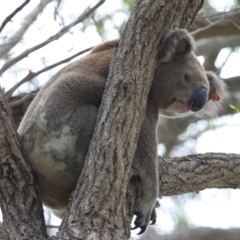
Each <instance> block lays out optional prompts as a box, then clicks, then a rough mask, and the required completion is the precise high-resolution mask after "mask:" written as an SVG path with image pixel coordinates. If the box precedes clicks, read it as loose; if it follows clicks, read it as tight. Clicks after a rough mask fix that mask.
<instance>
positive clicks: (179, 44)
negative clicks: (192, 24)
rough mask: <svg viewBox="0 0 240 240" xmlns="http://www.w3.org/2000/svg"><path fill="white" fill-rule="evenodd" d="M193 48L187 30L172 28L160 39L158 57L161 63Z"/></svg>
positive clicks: (184, 53)
mask: <svg viewBox="0 0 240 240" xmlns="http://www.w3.org/2000/svg"><path fill="white" fill-rule="evenodd" d="M194 49H195V42H194V39H193V38H192V36H191V35H190V33H189V32H188V31H187V30H185V29H177V30H173V31H170V32H168V33H166V34H165V35H164V36H163V38H162V40H161V45H160V51H159V59H160V61H161V62H162V63H167V62H169V61H171V60H172V59H174V58H176V57H180V56H184V55H187V54H189V53H191V52H192V51H194Z"/></svg>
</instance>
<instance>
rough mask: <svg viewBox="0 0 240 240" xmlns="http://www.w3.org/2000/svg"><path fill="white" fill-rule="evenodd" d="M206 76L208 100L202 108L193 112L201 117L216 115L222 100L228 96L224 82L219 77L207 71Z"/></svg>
mask: <svg viewBox="0 0 240 240" xmlns="http://www.w3.org/2000/svg"><path fill="white" fill-rule="evenodd" d="M206 76H207V78H208V81H209V85H210V90H209V96H208V102H207V103H206V105H205V106H204V107H203V109H202V110H200V111H198V112H196V113H195V114H194V115H195V116H197V117H202V116H204V115H205V116H206V115H207V116H212V117H215V116H217V113H218V110H219V108H220V107H221V105H222V102H223V100H225V99H226V98H227V97H228V92H227V89H226V84H225V83H224V82H223V81H222V80H221V79H219V77H218V76H217V75H216V74H215V73H213V72H209V71H207V72H206Z"/></svg>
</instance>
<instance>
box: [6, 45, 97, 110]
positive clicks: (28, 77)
mask: <svg viewBox="0 0 240 240" xmlns="http://www.w3.org/2000/svg"><path fill="white" fill-rule="evenodd" d="M92 48H93V47H90V48H87V49H85V50H82V51H80V52H78V53H76V54H74V55H72V56H70V57H68V58H65V59H63V60H61V61H59V62H57V63H54V64H52V65H49V66H47V67H45V68H43V69H41V70H39V71H37V72H29V73H28V74H27V76H26V77H24V78H23V79H22V80H21V81H20V82H18V83H17V84H15V85H14V86H13V87H12V88H11V89H9V90H8V91H7V92H6V93H5V94H4V99H5V101H6V102H8V101H9V99H10V98H11V96H12V94H13V93H14V91H15V90H16V89H17V88H19V87H20V86H21V85H22V84H24V83H25V82H28V81H30V80H32V79H33V78H34V77H36V76H38V75H40V74H41V73H43V72H46V71H49V70H50V69H52V68H55V67H57V66H59V65H61V64H63V63H67V62H69V61H71V60H72V59H74V58H76V57H78V56H80V55H82V54H84V53H86V52H88V51H90V50H91V49H92ZM24 97H25V96H24ZM18 101H19V100H18ZM10 106H11V107H12V106H16V103H13V102H11V104H10Z"/></svg>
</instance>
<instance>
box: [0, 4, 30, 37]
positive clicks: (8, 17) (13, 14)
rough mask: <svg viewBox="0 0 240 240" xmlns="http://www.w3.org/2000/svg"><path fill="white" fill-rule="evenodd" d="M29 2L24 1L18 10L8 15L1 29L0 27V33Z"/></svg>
mask: <svg viewBox="0 0 240 240" xmlns="http://www.w3.org/2000/svg"><path fill="white" fill-rule="evenodd" d="M29 2H30V0H26V1H25V2H24V3H23V4H22V5H20V6H19V7H18V8H16V9H15V10H14V11H13V12H12V13H11V14H10V15H8V16H7V17H6V18H5V20H4V21H3V23H2V25H1V27H0V33H1V32H2V30H3V28H4V27H5V26H6V25H7V23H8V22H10V21H11V19H12V18H13V17H14V16H15V15H16V14H17V13H18V12H20V11H21V10H22V9H23V8H24V7H25V6H26V5H27V4H28V3H29Z"/></svg>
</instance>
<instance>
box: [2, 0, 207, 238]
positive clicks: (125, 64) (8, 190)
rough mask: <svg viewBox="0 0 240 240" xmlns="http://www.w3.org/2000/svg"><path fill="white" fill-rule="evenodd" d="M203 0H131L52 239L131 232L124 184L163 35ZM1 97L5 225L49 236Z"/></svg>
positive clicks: (10, 231) (130, 200) (130, 202)
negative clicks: (83, 158) (82, 161)
mask: <svg viewBox="0 0 240 240" xmlns="http://www.w3.org/2000/svg"><path fill="white" fill-rule="evenodd" d="M202 2H203V1H202V0H196V1H189V0H184V1H183V0H182V1H180V0H175V1H167V0H165V1H164V0H162V1H159V0H148V1H146V0H137V1H136V3H135V7H134V9H133V11H132V14H131V16H130V18H129V21H128V23H127V25H126V29H125V31H124V33H123V36H122V38H121V41H120V43H119V47H118V49H117V51H116V54H115V57H114V59H113V61H112V64H111V69H110V74H109V78H108V82H107V84H106V91H105V94H104V97H103V103H102V106H101V108H100V116H99V118H98V124H97V128H96V130H95V133H94V136H93V139H92V143H91V146H90V149H89V154H88V158H87V163H86V166H85V168H84V170H83V173H82V174H81V177H80V179H79V183H78V185H77V188H76V191H75V192H74V194H73V195H72V201H71V204H70V205H71V206H70V210H69V213H68V214H67V215H66V218H65V219H64V221H63V223H62V225H61V228H60V232H59V234H58V235H57V237H56V239H108V240H109V239H129V237H130V222H131V219H132V215H133V206H134V200H135V191H134V187H133V186H129V188H128V191H127V186H128V183H129V176H130V170H131V165H132V158H133V154H134V151H135V149H136V143H137V139H138V134H139V131H140V128H141V124H142V121H143V119H144V114H145V110H146V103H147V96H148V93H149V89H150V86H151V81H152V78H153V74H154V69H155V66H156V64H157V55H158V48H159V44H160V40H161V37H162V35H163V33H164V32H165V31H167V30H169V29H171V28H172V27H173V26H174V27H182V28H184V27H185V28H188V27H189V25H190V24H191V22H192V21H193V18H194V17H195V15H196V14H197V12H198V10H199V9H200V7H201V6H202ZM0 94H1V97H2V93H0ZM0 100H1V101H0V102H1V105H0V124H1V125H0V149H1V155H0V161H1V175H0V176H1V182H0V184H1V185H0V187H1V192H0V201H1V208H2V211H3V219H4V229H5V232H6V235H7V238H8V239H46V238H47V236H46V229H45V226H44V222H43V213H42V207H41V203H40V198H39V194H38V192H37V191H36V190H35V184H34V180H33V177H32V174H31V169H30V168H29V166H28V164H27V163H26V161H25V159H26V155H25V153H24V151H23V149H22V147H21V144H20V139H19V137H18V135H17V134H16V130H15V129H14V128H13V127H12V125H13V124H12V121H11V120H10V118H9V117H8V112H7V110H6V108H5V107H4V105H3V101H2V98H1V99H0ZM116 236H117V237H116Z"/></svg>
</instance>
